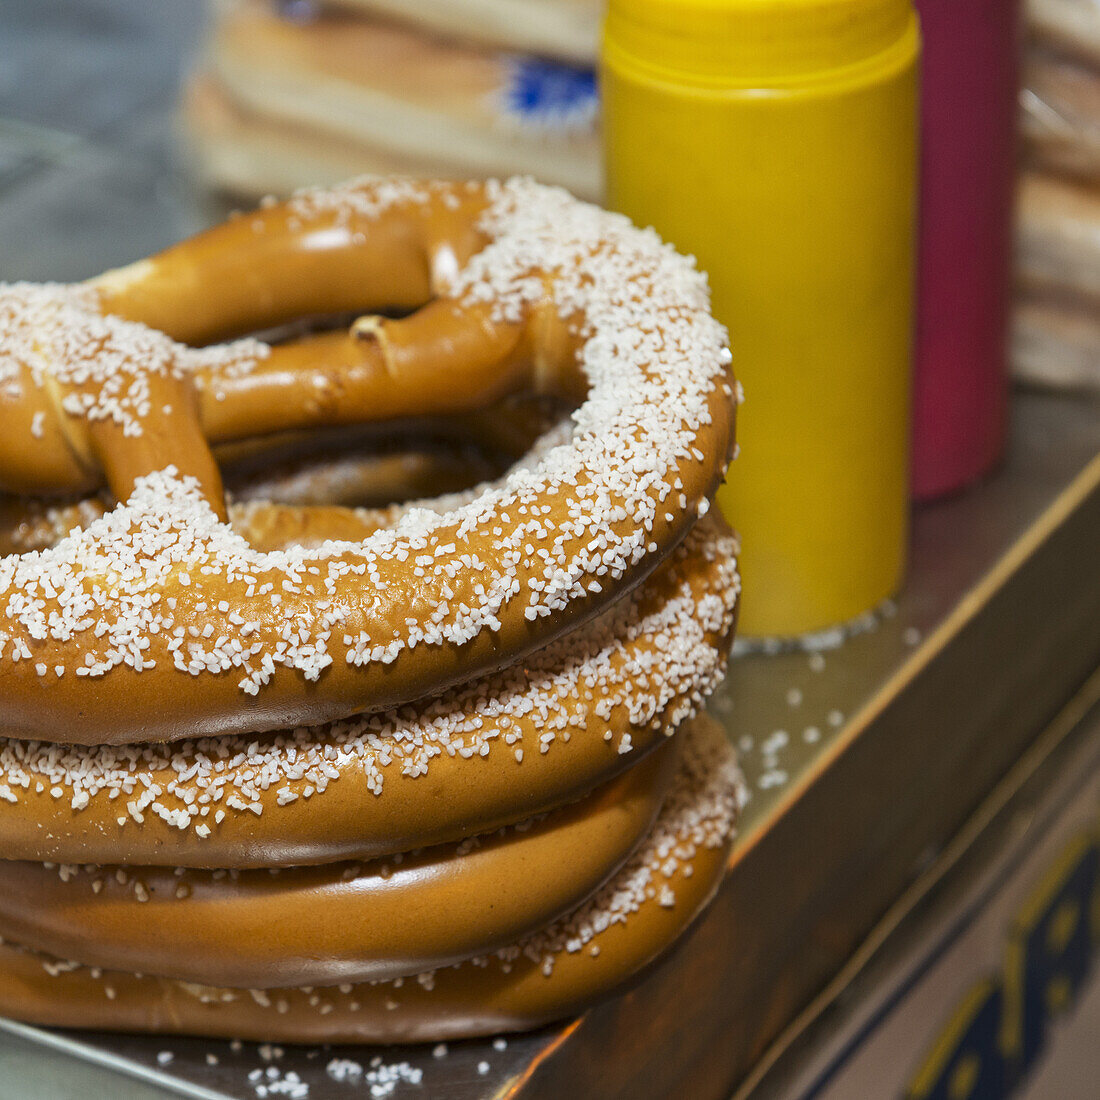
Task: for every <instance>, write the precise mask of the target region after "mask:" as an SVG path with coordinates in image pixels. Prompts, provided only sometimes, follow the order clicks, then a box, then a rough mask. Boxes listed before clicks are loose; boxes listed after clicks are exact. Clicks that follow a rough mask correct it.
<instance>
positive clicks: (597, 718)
mask: <svg viewBox="0 0 1100 1100" xmlns="http://www.w3.org/2000/svg"><path fill="white" fill-rule="evenodd" d="M735 551H736V542H735V541H734V539H733V538H732V536H730V535H729V534H728V533H726V532H725V531H724V529H723V525H722V524H721V522H720V521H719V520H717V519H716V518H715V517H714V516H708V517H707V518H706V519H705V520H704V521H703V522H702V523H700V524H698V525H697V527H696V528H695V529H694V530H693V531H692V532H691V533H690V534H689V535H688V537H687V539H686V540H685V541H684V542H683V543H682V544H681V545H680V546H679V547H677V548H676V549H675V550H674V551H673V552H672V554H671V555H670V556H669V557H668V559H667V560H666V561H665V562H664V563H663V564H662V566H661V567H660V568H659V570H658V571H657V572H656V573H655V574H654V575H653V576H652V577H651V578H650V579H649V580H648V581H647V582H646V583H645V584H644V585H642V586H641V587H640V588H638V589H637V590H636V591H635V592H633V593H631V594H629V595H628V596H626V597H624V599H623V600H620V601H619V603H617V604H616V605H614V606H613V607H612V608H611V609H609V610H608V611H607V612H605V613H604V614H603V615H602V616H601V617H599V618H598V619H596V620H595V621H593V622H592V623H590V624H589V625H587V626H585V627H583V628H582V629H580V630H578V631H576V632H574V633H573V634H571V635H569V636H568V637H567V638H564V639H562V640H560V641H559V642H556V643H553V644H552V645H551V646H549V647H547V648H546V649H544V650H542V651H540V652H539V653H537V654H535V655H534V656H533V657H532V658H530V659H529V660H528V661H527V662H525V663H524V665H523V666H522V667H519V668H515V667H513V668H511V669H506V670H504V671H502V672H499V673H496V674H494V675H493V676H490V677H487V678H483V679H480V680H474V681H471V682H470V683H469V684H466V685H463V686H461V687H457V688H454V689H452V690H451V691H449V692H447V693H445V694H443V695H442V696H440V697H438V698H436V699H434V700H432V701H430V702H427V703H425V704H423V705H422V706H420V707H418V708H412V709H401V710H399V711H397V712H391V713H387V714H380V715H367V716H362V717H357V718H353V719H349V720H345V721H342V722H339V723H335V724H333V725H331V726H329V727H327V728H317V727H304V728H299V729H295V730H290V731H286V732H283V733H280V734H278V735H274V736H271V737H268V738H263V737H257V736H237V737H221V738H207V739H201V740H193V741H185V742H179V743H176V744H173V745H142V744H137V745H126V746H118V747H111V746H95V747H87V748H86V747H82V746H71V745H56V744H51V743H47V742H23V741H17V740H9V741H6V742H5V741H0V845H2V847H3V850H4V852H5V854H6V856H7V857H8V858H10V859H32V860H33V859H37V860H52V861H57V862H61V863H121V864H138V865H151V864H155V865H161V866H166V865H167V866H177V865H178V866H191V867H212V868H230V867H257V866H259V867H271V866H293V865H300V864H314V863H326V862H333V861H336V860H342V859H367V858H373V857H376V856H380V855H388V854H392V853H394V852H400V851H406V850H409V849H412V848H419V847H423V846H425V845H429V844H438V843H443V842H446V841H453V840H459V839H462V838H463V837H465V836H469V835H471V834H473V833H481V832H486V831H489V830H491V829H495V828H498V827H500V826H502V825H506V824H510V823H513V822H516V821H519V820H522V819H523V818H526V817H530V816H532V815H534V814H538V813H543V812H545V811H547V810H549V809H553V808H555V807H557V806H560V805H562V804H564V803H565V802H568V801H570V800H571V799H575V798H578V797H580V796H581V795H583V794H584V793H585V792H587V791H589V790H591V789H592V788H593V787H595V786H597V785H599V784H600V783H603V782H606V781H608V780H609V779H611V778H613V777H614V776H615V775H617V774H619V773H620V772H621V771H622V770H623V769H624V768H627V767H629V766H631V765H633V764H634V763H635V762H636V761H637V760H639V759H640V758H641V757H643V756H644V755H645V754H646V753H647V752H649V751H650V750H652V749H653V748H655V747H656V746H657V745H658V744H660V743H661V742H663V741H664V740H665V739H666V737H667V736H668V735H669V734H671V733H672V732H674V731H675V730H676V728H677V727H678V726H679V725H680V724H681V723H682V722H683V721H684V720H685V718H687V717H690V716H691V715H692V714H694V713H695V712H696V710H697V709H698V708H699V707H700V705H701V703H702V701H703V699H704V698H705V696H706V695H707V694H709V693H710V691H711V690H713V688H714V686H715V685H716V684H717V683H718V681H719V679H720V677H721V675H722V672H723V670H724V667H725V658H726V653H727V651H728V648H729V644H730V640H731V636H732V631H733V625H734V616H735V611H736V601H737V595H738V591H739V586H738V581H737V572H736V563H735Z"/></svg>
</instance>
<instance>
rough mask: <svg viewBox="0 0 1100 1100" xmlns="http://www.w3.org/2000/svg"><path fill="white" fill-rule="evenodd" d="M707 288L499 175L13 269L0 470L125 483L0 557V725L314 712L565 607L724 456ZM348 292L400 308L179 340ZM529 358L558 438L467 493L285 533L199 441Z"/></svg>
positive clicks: (95, 734) (490, 656)
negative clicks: (134, 259) (285, 336)
mask: <svg viewBox="0 0 1100 1100" xmlns="http://www.w3.org/2000/svg"><path fill="white" fill-rule="evenodd" d="M706 302H707V296H706V288H705V283H704V281H703V279H702V277H701V276H699V275H697V274H696V273H695V272H694V270H693V269H692V268H691V266H690V265H689V264H688V263H687V262H686V261H683V260H682V259H681V258H679V257H678V256H676V255H675V253H673V252H672V251H671V250H669V249H667V248H666V247H664V246H662V245H660V244H659V243H658V241H657V240H656V238H655V237H653V236H652V235H650V234H646V233H643V232H641V231H638V230H636V229H634V228H632V227H630V226H629V225H628V223H626V222H625V221H624V220H623V219H620V218H617V217H615V216H612V215H608V214H605V213H602V212H600V211H597V210H596V209H595V208H592V207H588V206H584V205H582V204H580V203H576V202H575V201H573V200H571V199H569V198H567V197H566V196H564V194H561V193H557V192H554V191H550V190H546V189H541V188H538V187H536V186H535V185H532V184H527V183H522V182H521V183H513V184H509V185H505V186H496V187H492V186H490V187H482V186H477V187H456V186H450V185H437V186H423V185H421V186H415V185H411V184H410V185H400V184H389V185H385V186H382V185H378V186H374V187H371V186H366V187H358V188H349V189H347V190H346V191H344V192H341V193H336V194H333V193H326V194H318V193H314V194H306V195H302V196H299V197H298V198H296V199H294V200H292V201H291V202H290V203H289V204H287V205H283V206H272V207H269V208H267V209H265V210H263V211H261V212H260V213H258V214H255V215H250V216H245V217H240V218H238V219H236V220H235V221H232V222H230V223H228V224H227V225H225V226H222V227H219V228H217V229H214V230H212V231H210V232H208V233H206V234H204V235H202V236H200V237H198V238H196V239H195V240H192V241H189V242H186V243H184V244H182V245H180V246H177V247H176V248H173V249H170V250H169V251H167V252H166V253H163V254H162V255H161V256H158V257H157V258H155V259H152V260H146V261H141V262H139V263H138V264H136V265H134V266H133V267H131V268H128V269H123V270H121V271H116V272H113V273H109V274H107V275H105V276H103V277H101V278H99V279H97V280H93V281H92V283H91V284H88V285H86V286H83V287H80V288H76V289H71V288H58V287H29V286H21V285H16V286H13V287H9V288H7V290H6V291H5V294H4V297H3V300H2V307H0V308H2V310H3V321H4V327H3V337H4V339H3V345H4V352H3V355H4V358H3V362H2V364H0V377H2V379H3V386H2V389H3V406H2V409H3V412H2V427H3V442H2V444H0V446H2V452H0V479H2V481H3V483H4V484H5V485H6V487H7V488H9V489H11V490H14V491H18V492H38V493H41V492H73V491H78V490H86V489H89V488H91V487H93V486H94V485H95V483H96V482H97V481H98V480H104V481H106V483H107V485H108V487H109V488H110V490H111V491H112V492H113V493H114V495H115V497H116V498H117V499H118V500H120V501H122V503H121V504H120V505H119V506H118V507H117V508H115V509H114V511H113V512H111V513H110V514H108V515H106V516H105V517H104V518H103V519H102V520H101V521H97V522H94V523H92V524H90V525H89V526H88V527H86V528H85V529H83V530H82V531H80V532H78V533H73V534H72V535H70V536H69V537H67V538H65V539H63V540H62V541H61V542H59V543H58V544H57V545H56V546H53V547H51V548H49V549H47V550H44V551H42V552H41V553H40V554H38V555H35V556H33V557H32V558H30V559H27V558H24V557H20V556H10V557H8V558H7V559H5V560H4V561H3V562H2V563H0V606H2V609H3V614H2V616H0V631H2V633H0V690H2V691H3V692H4V697H5V699H6V701H7V706H6V707H5V714H4V717H3V719H2V723H3V732H5V733H7V734H10V735H16V736H44V735H49V736H55V735H56V731H57V730H58V729H59V728H61V729H64V731H65V734H64V736H65V738H66V740H70V741H74V742H82V743H94V742H100V743H103V742H115V743H117V742H128V741H135V740H158V741H159V740H171V739H175V738H179V737H182V736H193V735H196V734H198V735H202V734H221V733H226V732H233V731H238V730H239V731H244V730H254V729H262V728H279V727H282V726H286V725H293V724H299V723H306V722H310V723H315V722H321V721H328V720H331V719H338V718H342V717H346V716H347V715H349V714H352V713H357V712H361V711H364V710H368V709H380V708H382V707H390V706H394V705H398V704H400V703H403V702H407V701H409V700H411V699H415V698H418V697H420V696H422V695H424V694H426V693H428V692H432V691H437V690H439V689H441V688H443V687H446V686H447V685H448V684H450V683H453V682H455V681H457V680H459V679H465V678H469V676H471V675H475V674H479V673H483V672H486V671H489V670H491V669H493V668H496V667H501V666H502V665H504V664H509V663H512V662H513V661H515V660H516V659H518V658H519V657H521V656H522V655H523V654H524V653H526V652H529V651H531V650H532V649H535V648H537V647H539V646H541V645H544V644H545V643H547V642H548V641H550V640H552V639H553V638H554V637H556V636H557V635H559V634H560V633H561V632H562V631H563V630H564V629H565V628H566V627H567V626H570V625H571V624H574V623H579V622H580V621H582V620H584V619H587V618H590V617H591V616H592V615H594V614H596V613H598V612H599V611H600V610H602V609H603V608H604V607H606V606H608V604H609V603H610V602H611V601H612V600H613V599H614V598H616V597H617V596H619V595H621V594H622V593H623V592H624V591H627V590H628V589H629V588H630V587H632V586H633V585H634V584H636V583H637V582H638V581H640V580H641V579H643V578H644V576H645V575H647V574H648V573H649V572H650V571H651V570H652V569H653V567H654V566H655V565H656V564H657V563H658V562H659V561H660V560H661V559H662V557H664V555H666V554H667V552H668V551H669V549H670V548H671V547H672V546H674V545H675V544H676V543H677V542H678V541H679V540H680V539H681V538H682V537H683V535H684V533H685V532H686V531H687V529H688V528H689V527H690V526H691V524H692V523H693V522H694V520H695V519H696V518H697V516H698V515H699V514H700V513H701V511H702V510H704V509H705V508H706V507H707V501H708V499H709V495H710V494H711V492H712V491H713V489H714V488H715V485H716V483H717V481H718V479H719V478H720V476H721V474H722V471H723V469H724V465H725V462H726V460H727V457H728V454H729V451H730V446H731V425H732V414H731V409H732V402H731V394H732V389H731V380H730V378H729V375H728V371H727V362H728V353H727V352H726V351H725V346H724V333H723V330H722V329H721V327H720V326H719V325H718V324H717V323H716V322H714V321H713V320H712V319H711V318H710V316H709V313H708V312H707V309H706ZM364 303H367V304H369V305H371V306H373V307H375V308H376V309H384V310H386V311H389V312H393V311H406V310H409V309H412V310H413V312H411V313H409V314H408V315H407V316H404V317H402V318H401V319H388V318H385V317H382V316H376V317H373V318H371V319H370V320H369V321H364V320H360V321H359V322H357V323H356V324H354V325H353V326H352V327H351V329H350V330H345V331H338V332H335V333H325V334H321V335H313V336H307V337H304V338H300V339H297V340H292V341H289V342H286V343H283V344H280V345H278V346H276V347H267V346H265V345H261V344H259V343H258V342H255V341H246V342H239V343H235V344H228V345H222V346H219V347H214V348H210V347H205V348H202V350H192V349H191V348H189V347H186V346H184V345H182V344H179V343H176V342H175V341H177V340H187V341H189V342H190V343H192V344H199V345H201V344H205V343H207V342H208V341H209V340H211V339H215V338H218V337H222V336H225V335H227V334H235V333H240V332H249V331H257V330H259V329H263V328H270V327H271V326H274V325H279V324H282V323H284V322H287V321H290V320H293V319H296V318H299V317H302V316H311V315H317V314H328V315H331V314H334V313H340V312H345V311H354V310H356V309H362V308H363V306H364ZM165 334H167V335H165ZM536 387H537V388H539V389H541V390H543V391H553V392H555V393H558V394H561V395H563V396H565V397H570V398H577V397H580V396H582V395H583V401H582V402H581V404H580V405H579V407H578V408H577V410H576V412H575V414H574V416H573V429H572V434H571V438H570V439H569V440H568V442H566V443H564V444H563V445H562V446H560V447H558V448H556V449H554V450H551V451H550V452H549V453H548V454H547V455H546V456H545V457H544V458H543V459H542V460H541V461H540V462H539V463H537V464H536V465H535V466H533V467H532V468H531V469H528V470H524V471H520V472H516V473H515V474H513V476H511V477H510V478H509V479H507V480H506V481H505V482H504V483H502V484H500V485H498V486H495V487H492V488H490V489H487V490H486V491H485V492H483V493H481V494H480V495H478V496H477V497H476V498H475V499H473V500H471V501H469V502H467V503H465V504H463V505H462V506H461V507H458V508H456V509H453V510H451V511H449V512H433V511H430V510H428V509H420V510H414V511H411V512H409V513H408V514H406V515H404V516H403V517H402V518H401V520H400V521H399V522H398V523H397V524H396V526H394V527H393V528H392V529H391V530H380V531H375V532H374V533H372V534H370V535H369V536H368V537H366V538H364V539H362V540H361V541H359V542H357V543H353V542H348V541H344V542H340V543H335V542H334V543H329V544H325V545H322V546H320V547H318V548H316V549H310V550H306V549H295V548H293V547H291V548H287V549H285V550H282V551H280V552H278V553H264V552H259V551H257V550H255V549H254V548H253V547H251V546H250V545H248V543H247V542H246V541H245V540H243V539H242V538H241V537H239V536H238V535H236V534H235V533H234V532H233V531H231V530H230V529H229V528H228V527H227V526H226V524H225V523H224V522H223V521H224V518H225V505H224V500H223V494H222V490H221V482H220V478H219V475H218V470H217V466H216V464H215V462H214V460H213V458H212V457H211V453H210V445H211V444H215V443H224V442H227V441H231V440H240V439H244V438H248V437H255V436H263V435H270V434H271V433H275V432H280V431H287V430H290V429H317V428H320V427H326V426H332V425H337V424H346V423H355V422H364V421H368V420H393V419H396V418H400V417H407V416H411V415H426V414H427V415H431V414H442V413H454V412H460V411H464V410H469V409H473V408H477V407H481V406H483V405H485V404H486V403H489V402H492V401H494V400H496V399H499V398H501V397H503V396H505V395H506V394H509V393H514V392H518V391H522V390H530V389H532V388H536ZM245 696H247V697H249V700H250V701H249V705H248V706H244V705H243V703H244V697H245Z"/></svg>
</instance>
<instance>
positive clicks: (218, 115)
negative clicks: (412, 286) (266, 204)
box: [184, 0, 602, 198]
mask: <svg viewBox="0 0 1100 1100" xmlns="http://www.w3.org/2000/svg"><path fill="white" fill-rule="evenodd" d="M601 8H602V3H601V2H600V0H418V2H417V3H415V4H410V3H407V2H406V0H317V2H314V0H282V2H276V0H219V2H217V3H214V4H213V5H212V12H211V21H210V31H209V35H208V37H207V41H206V44H205V48H204V50H203V55H202V58H201V60H200V62H199V65H198V67H197V69H196V72H195V73H194V75H193V77H192V79H191V81H190V82H189V85H188V88H187V92H186V96H185V102H184V116H185V121H186V126H187V131H188V133H189V136H190V142H191V146H192V150H193V154H194V156H193V158H192V160H193V163H194V165H195V167H196V168H197V169H198V171H199V172H200V173H201V174H202V175H203V176H204V177H205V179H206V180H207V181H208V182H210V183H213V184H216V185H217V186H219V187H222V188H227V189H229V190H230V191H233V192H237V193H241V194H245V195H253V196H256V195H262V194H272V193H273V194H286V193H287V192H289V191H290V190H292V189H293V188H295V187H298V186H301V185H302V184H303V183H306V182H309V183H317V182H322V183H325V182H333V181H336V180H340V179H343V178H345V177H346V176H348V175H354V174H357V173H359V172H384V173H399V174H403V175H409V174H418V175H433V176H440V177H451V178H460V179H465V178H468V177H469V178H473V177H481V178H484V177H486V176H492V175H501V174H511V173H522V174H531V175H534V176H536V177H538V178H539V179H543V180H546V181H548V182H550V183H559V184H562V185H563V186H565V187H568V188H569V189H570V190H571V191H573V192H574V193H575V194H578V195H580V196H582V197H584V198H598V196H599V192H600V165H599V151H598V134H597V115H598V97H597V93H596V81H595V75H594V72H593V67H594V63H595V51H596V39H597V25H598V21H599V16H600V11H601Z"/></svg>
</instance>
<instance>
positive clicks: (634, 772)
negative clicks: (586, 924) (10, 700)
mask: <svg viewBox="0 0 1100 1100" xmlns="http://www.w3.org/2000/svg"><path fill="white" fill-rule="evenodd" d="M677 747H678V742H674V743H670V744H667V745H665V746H663V747H662V749H661V751H660V752H658V753H655V754H652V755H651V756H650V757H649V758H648V759H647V760H645V761H643V762H642V763H640V764H639V765H638V766H637V767H634V768H632V769H630V771H628V772H627V773H626V774H625V775H623V776H620V777H618V778H617V779H614V780H612V781H611V782H610V783H608V784H605V785H604V786H603V787H602V788H600V789H599V790H597V791H594V792H593V793H592V794H591V795H589V796H588V797H586V798H585V799H583V800H582V801H580V802H576V803H573V804H572V805H570V806H566V807H563V808H562V809H560V810H556V811H554V812H553V813H551V814H549V815H547V816H545V817H543V818H541V819H539V820H536V821H533V822H532V821H529V822H525V823H522V824H521V826H518V827H512V828H508V829H502V830H500V831H498V832H497V833H495V834H492V835H490V836H486V837H482V838H480V839H476V840H464V841H462V842H461V843H460V844H458V845H453V844H452V845H445V846H441V847H436V848H429V849H426V850H422V851H420V852H412V853H409V854H407V855H405V856H401V855H400V854H399V855H397V856H395V857H390V858H389V859H386V860H381V861H376V862H374V863H371V864H366V865H363V864H358V863H336V864H328V865H326V866H322V867H296V868H294V867H292V868H285V869H283V870H282V871H280V872H279V873H277V874H273V873H272V872H270V871H268V870H267V869H263V868H260V869H256V870H252V871H242V872H232V873H228V872H226V871H224V870H222V871H214V872H210V871H184V870H183V869H182V868H176V869H175V870H173V869H172V868H167V867H140V866H139V867H125V868H122V867H111V866H98V867H93V866H85V867H79V866H76V865H61V866H60V867H59V866H58V865H57V864H52V863H51V864H42V863H31V862H18V861H11V860H0V937H2V938H3V939H6V940H12V941H15V942H18V943H21V944H24V945H25V946H28V947H31V948H34V949H35V950H38V951H44V952H47V953H49V954H52V955H57V956H60V957H62V958H76V959H81V960H82V961H83V962H85V963H87V964H88V965H91V966H99V967H103V968H104V969H116V970H117V969H132V970H136V971H140V972H141V973H143V974H155V975H159V976H166V977H172V978H178V979H181V980H183V981H189V982H201V983H203V984H205V985H225V986H239V987H243V988H249V989H270V988H275V987H279V986H302V985H334V984H338V983H341V982H362V981H376V980H379V979H392V978H398V977H402V976H410V975H415V974H418V973H420V972H422V971H425V970H434V969H437V968H439V967H443V966H450V965H452V964H454V963H456V962H460V961H462V960H463V959H467V958H469V957H470V956H471V955H481V954H485V953H487V952H490V951H495V950H497V949H498V948H500V947H503V946H504V945H505V944H508V943H511V942H512V941H514V940H517V939H520V938H522V937H524V936H528V935H531V934H532V933H534V932H536V931H538V930H539V929H541V928H543V927H545V926H546V925H547V924H549V923H550V922H551V921H554V920H557V918H558V917H560V916H561V915H562V914H563V913H567V912H569V911H570V910H572V909H575V908H576V907H577V906H578V905H580V904H581V903H582V902H583V901H585V900H586V899H587V898H588V897H590V896H591V895H592V894H593V893H595V891H596V890H597V889H598V888H599V887H600V886H601V885H602V884H603V883H604V882H605V881H606V880H607V879H608V878H609V877H610V876H611V875H612V874H614V873H615V872H616V871H617V870H618V869H619V867H620V866H621V865H622V864H623V862H624V861H625V860H626V858H627V857H628V856H629V855H630V853H631V852H632V851H633V850H634V848H635V847H636V846H637V845H638V843H639V842H640V841H641V840H642V838H643V837H644V836H645V835H646V833H648V832H649V830H650V828H651V827H652V825H653V821H654V819H655V817H656V816H657V811H658V810H659V809H660V807H661V803H662V802H663V801H664V796H665V792H666V790H667V788H668V784H669V781H670V780H671V778H672V775H673V772H674V771H675V765H676V756H675V753H674V752H673V751H672V750H674V749H676V748H677Z"/></svg>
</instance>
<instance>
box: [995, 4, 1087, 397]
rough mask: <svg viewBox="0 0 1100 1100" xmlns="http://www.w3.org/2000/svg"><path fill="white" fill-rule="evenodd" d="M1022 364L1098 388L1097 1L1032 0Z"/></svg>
mask: <svg viewBox="0 0 1100 1100" xmlns="http://www.w3.org/2000/svg"><path fill="white" fill-rule="evenodd" d="M1029 13H1030V22H1031V41H1030V43H1029V48H1028V52H1027V59H1026V65H1025V69H1024V75H1025V87H1024V90H1023V99H1022V106H1023V124H1024V135H1025V153H1026V155H1025V167H1024V172H1023V175H1022V180H1021V189H1020V216H1019V260H1018V282H1019V297H1018V303H1017V310H1016V332H1015V356H1014V357H1015V367H1016V372H1017V375H1018V376H1019V377H1021V378H1023V379H1024V380H1026V381H1028V382H1033V383H1039V384H1043V385H1053V386H1059V387H1074V388H1076V387H1092V388H1097V387H1100V321H1098V319H1097V318H1098V316H1100V314H1098V308H1100V3H1098V2H1097V0H1030V3H1029Z"/></svg>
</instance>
